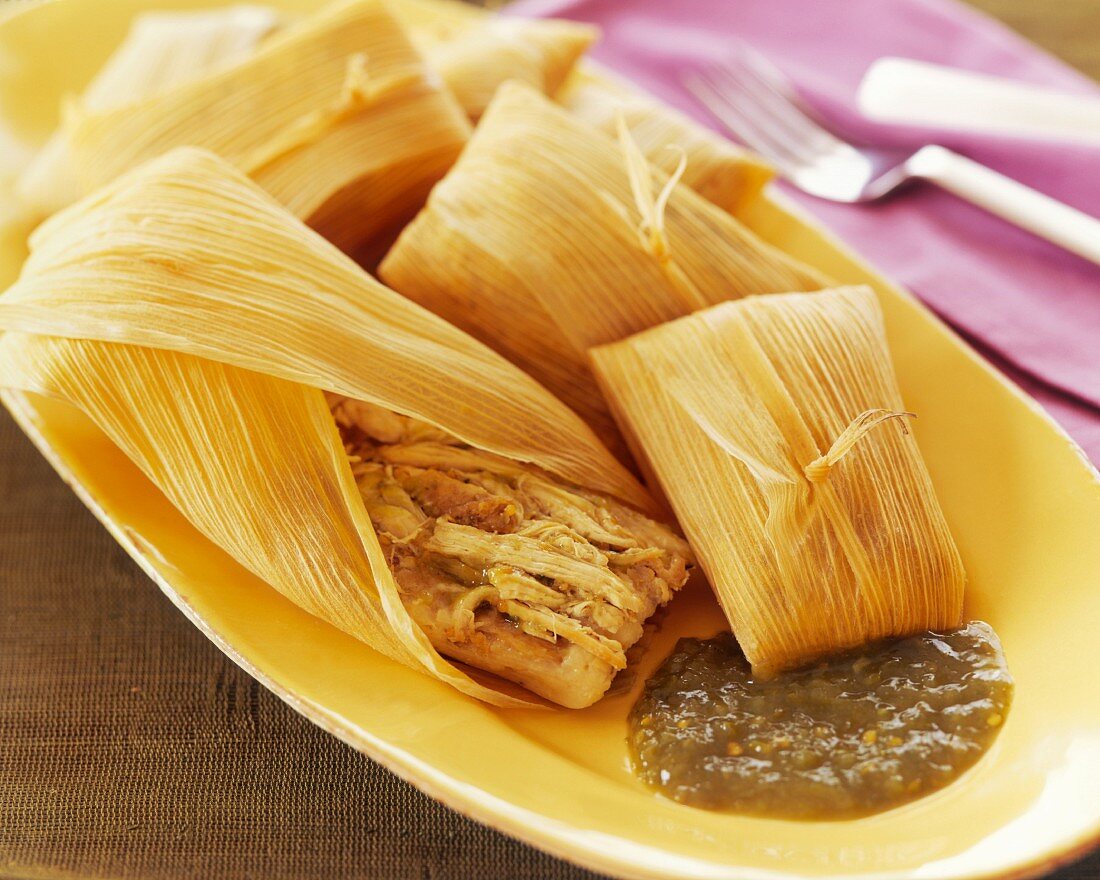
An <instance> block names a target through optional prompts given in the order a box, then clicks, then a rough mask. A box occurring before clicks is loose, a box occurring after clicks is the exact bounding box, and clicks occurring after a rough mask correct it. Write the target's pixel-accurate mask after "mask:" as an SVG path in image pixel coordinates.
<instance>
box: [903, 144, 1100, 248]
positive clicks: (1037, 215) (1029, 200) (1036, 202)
mask: <svg viewBox="0 0 1100 880" xmlns="http://www.w3.org/2000/svg"><path fill="white" fill-rule="evenodd" d="M906 166H907V168H908V171H909V172H910V174H912V175H913V176H914V177H920V178H922V179H924V180H928V181H930V182H932V183H935V184H937V185H938V186H941V187H943V188H944V189H945V190H947V191H948V192H951V193H954V194H955V195H957V196H959V197H960V198H963V199H966V200H967V201H968V202H972V203H973V204H975V205H977V206H978V207H980V208H984V209H985V210H987V211H989V212H990V213H991V214H996V215H997V216H998V217H1001V218H1003V219H1005V220H1008V221H1009V222H1010V223H1015V224H1016V225H1017V226H1019V227H1021V228H1023V229H1026V230H1027V231H1028V232H1032V233H1034V234H1035V235H1038V236H1040V237H1041V238H1045V239H1047V240H1048V241H1052V242H1054V243H1055V244H1057V245H1060V246H1061V247H1063V248H1065V249H1066V250H1067V251H1071V252H1073V253H1075V254H1078V255H1079V256H1082V257H1084V258H1085V259H1086V260H1092V262H1094V263H1098V264H1100V220H1097V219H1096V218H1095V217H1090V216H1089V215H1088V214H1084V213H1082V212H1081V211H1078V210H1077V209H1076V208H1071V207H1070V206H1069V205H1065V204H1063V203H1062V202H1059V201H1057V200H1056V199H1052V198H1051V197H1050V196H1045V195H1043V194H1042V193H1041V192H1037V191H1036V190H1033V189H1032V188H1031V187H1028V186H1024V185H1023V184H1022V183H1018V182H1017V181H1015V180H1013V179H1012V178H1010V177H1005V176H1004V175H1003V174H999V173H997V172H996V171H993V170H992V169H990V168H986V167H985V166H984V165H981V164H979V163H977V162H975V161H973V160H972V159H967V158H966V157H965V156H960V155H959V154H958V153H953V152H952V151H951V150H948V149H947V148H946V147H938V146H929V147H924V148H923V149H921V150H919V151H917V152H916V153H915V154H914V155H913V156H912V157H911V158H910V159H909V161H908V162H907V163H906Z"/></svg>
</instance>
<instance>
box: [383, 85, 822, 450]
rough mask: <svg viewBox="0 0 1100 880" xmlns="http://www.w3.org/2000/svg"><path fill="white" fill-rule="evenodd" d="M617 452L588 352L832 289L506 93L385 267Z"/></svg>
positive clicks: (600, 144)
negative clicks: (758, 303) (733, 307)
mask: <svg viewBox="0 0 1100 880" xmlns="http://www.w3.org/2000/svg"><path fill="white" fill-rule="evenodd" d="M380 272H381V276H382V278H383V280H385V282H386V283H387V284H389V285H390V286H391V287H393V288H394V289H395V290H397V291H399V292H401V293H403V294H405V295H406V296H408V297H410V298H412V299H413V300H415V301H417V302H419V303H421V304H422V305H424V306H426V307H427V308H429V309H431V310H432V311H434V312H436V313H438V314H440V315H443V316H444V317H445V318H447V319H448V320H449V321H451V322H453V323H455V324H457V325H459V326H460V327H462V328H463V329H465V330H467V331H468V332H469V333H471V334H472V335H474V336H476V337H477V338H479V339H481V340H482V341H484V342H485V343H487V344H488V345H490V346H491V347H493V348H495V349H496V350H497V351H499V352H501V353H502V354H503V355H505V356H506V357H507V358H509V359H510V360H512V361H513V362H515V363H516V364H518V365H520V366H521V367H523V369H524V370H526V371H527V372H529V373H531V375H533V376H534V377H535V378H536V379H538V380H539V381H541V382H542V383H543V384H544V385H546V387H547V388H549V389H550V390H551V391H552V392H554V393H555V394H556V395H557V396H559V397H561V398H562V399H563V400H564V401H565V402H566V403H567V404H569V406H571V407H572V408H573V409H574V410H575V411H576V412H578V413H579V414H580V415H581V416H582V417H583V418H585V419H586V420H587V421H588V422H589V424H591V425H592V426H593V427H594V428H595V429H596V431H597V433H599V434H600V436H601V437H603V438H604V439H605V441H607V442H608V443H612V444H613V443H615V442H616V441H615V438H616V437H617V433H616V431H615V428H614V424H613V422H612V420H611V417H610V415H609V414H608V412H607V409H606V405H605V404H604V402H603V399H602V397H601V396H600V393H599V391H598V389H597V388H596V385H595V381H594V380H593V379H592V376H591V374H590V372H589V370H588V367H587V354H586V353H587V350H588V349H589V348H590V347H592V346H594V345H599V344H602V343H605V342H612V341H615V340H617V339H621V338H623V337H624V336H628V335H630V334H631V333H634V332H637V331H639V330H643V329H645V328H646V327H650V326H652V325H654V324H659V323H661V322H663V321H668V320H671V319H673V318H677V317H679V316H681V315H685V314H689V313H690V312H693V311H695V310H697V309H700V308H704V307H706V306H708V305H712V304H714V303H717V302H721V301H723V300H726V299H732V298H735V297H739V296H744V295H746V294H752V293H768V292H773V291H784V290H813V289H817V288H820V287H822V286H825V285H826V284H827V282H826V281H825V280H824V279H823V278H822V277H821V276H820V275H819V274H818V273H817V272H815V271H814V270H812V269H810V268H809V267H807V266H804V265H802V264H800V263H799V262H798V261H796V260H793V259H791V258H790V257H787V256H786V255H784V254H783V253H781V252H780V251H778V250H776V249H775V248H773V247H771V246H769V245H768V244H766V243H764V242H763V241H761V240H760V239H759V238H757V237H756V236H755V235H753V234H752V233H751V232H749V231H748V230H747V229H745V228H744V227H743V226H741V225H740V224H739V223H738V222H737V221H736V220H735V219H734V218H732V217H731V216H730V215H729V214H727V213H726V212H724V211H722V210H720V209H719V208H717V207H716V206H715V205H713V204H712V203H710V202H708V201H706V200H705V199H703V198H702V197H701V196H699V195H697V194H696V193H694V192H693V191H692V190H690V189H689V188H688V187H685V186H682V185H678V184H677V183H676V178H675V176H674V177H671V178H670V177H668V175H665V174H663V173H662V172H660V171H658V170H657V169H654V168H652V167H651V166H650V165H649V164H648V163H647V162H646V161H645V158H644V157H643V156H641V154H640V152H639V151H638V149H637V146H636V145H635V144H634V142H633V140H632V139H631V138H630V136H629V133H628V132H622V133H621V137H620V142H619V143H616V141H615V140H613V139H612V138H609V137H607V136H606V135H604V134H603V133H601V132H599V131H596V130H595V129H593V128H592V127H591V126H589V125H587V124H586V123H585V122H583V121H581V120H579V119H577V118H575V117H573V116H571V115H570V114H569V113H568V112H567V111H566V110H564V109H563V108H561V107H559V106H557V105H556V104H554V103H552V102H551V101H550V100H548V99H547V98H545V97H543V96H542V95H540V94H539V93H537V92H536V91H534V90H533V89H531V88H529V87H526V86H523V85H521V84H518V83H506V84H505V85H504V86H502V87H501V88H500V90H499V91H498V92H497V96H496V98H495V99H494V100H493V102H492V104H491V105H490V107H489V109H488V111H487V112H486V113H485V115H484V116H483V117H482V120H481V122H480V123H479V125H478V127H477V130H476V131H475V133H474V136H473V137H472V139H471V140H470V143H469V146H468V148H467V149H466V150H465V151H464V152H463V154H462V156H461V157H460V159H459V161H458V162H457V163H456V164H455V166H454V168H452V169H451V171H450V172H449V173H448V174H447V176H446V177H445V178H444V179H443V180H442V181H441V182H440V183H439V184H438V185H437V186H436V188H435V189H434V190H433V191H432V195H431V197H430V198H429V200H428V204H427V206H426V207H425V208H424V210H423V211H421V212H420V214H418V215H417V217H416V219H415V220H414V221H413V222H412V223H411V224H409V226H408V227H406V228H405V230H404V231H403V232H402V234H401V236H400V238H399V239H398V241H397V244H396V245H395V246H394V247H393V249H392V250H391V251H390V253H389V254H388V255H387V256H386V258H385V260H384V261H383V263H382V265H381V268H380Z"/></svg>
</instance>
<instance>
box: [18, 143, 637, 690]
mask: <svg viewBox="0 0 1100 880" xmlns="http://www.w3.org/2000/svg"><path fill="white" fill-rule="evenodd" d="M31 246H32V253H31V256H30V257H29V259H28V260H27V263H26V264H25V266H24V269H23V273H22V275H21V277H20V279H19V281H18V282H17V283H16V284H15V285H14V286H13V287H11V288H10V289H9V290H8V291H7V292H6V293H5V294H4V295H3V296H2V297H0V329H2V330H4V331H6V332H5V333H4V335H3V337H0V383H2V384H3V385H5V386H8V387H16V388H21V389H25V390H30V391H34V392H38V393H46V394H54V395H58V396H61V397H63V398H65V399H67V400H70V401H72V402H73V403H74V404H76V405H77V406H79V407H80V408H81V409H83V410H84V411H85V412H86V413H87V414H88V415H89V416H90V417H91V418H92V419H93V420H94V421H95V422H96V423H97V424H98V425H99V426H100V427H101V428H102V429H103V430H104V431H105V432H106V433H107V434H108V435H109V436H110V437H111V438H112V439H113V440H114V442H115V443H116V444H117V445H118V446H120V447H121V448H122V449H123V450H125V451H126V453H127V454H128V455H129V456H130V457H131V458H133V460H134V461H135V462H137V463H138V464H139V465H140V466H141V467H142V469H143V470H144V471H145V473H146V474H147V475H148V476H149V478H150V479H151V480H152V481H153V482H154V483H155V484H156V485H157V486H158V487H159V488H160V489H161V490H163V491H164V492H165V493H166V495H167V496H168V497H169V498H170V499H171V500H172V501H173V503H175V504H176V505H177V506H178V507H179V508H180V510H181V511H182V512H183V513H184V514H185V515H186V516H187V517H188V518H189V519H190V520H191V521H192V522H193V523H194V524H195V525H196V526H197V527H198V528H199V529H200V530H201V531H202V532H203V533H204V534H205V535H207V537H209V538H210V539H211V540H212V541H214V542H215V543H216V544H218V545H219V546H221V547H223V548H224V549H225V550H227V551H228V552H229V553H230V554H232V556H233V557H234V558H235V559H236V560H237V561H238V562H240V563H241V564H242V565H244V566H246V567H247V568H248V569H250V570H251V571H253V572H254V573H256V574H257V575H258V576H259V577H261V578H263V579H264V580H265V581H267V582H268V583H270V584H271V585H272V586H273V587H275V588H276V589H278V590H279V591H280V592H282V593H283V594H285V595H286V596H288V597H289V598H290V599H291V600H293V601H294V602H296V603H298V604H299V605H301V606H302V607H304V608H306V609H308V610H309V611H311V612H312V613H314V614H317V615H318V616H320V617H322V618H323V619H325V620H327V621H328V622H330V623H332V624H333V625H335V626H337V627H339V628H341V629H343V630H345V631H346V632H349V633H351V634H352V635H354V636H355V637H357V638H360V639H362V640H363V641H365V642H366V643H368V644H369V645H371V646H373V647H374V648H376V649H378V650H380V651H383V652H384V653H386V654H387V655H389V656H390V657H393V658H395V659H397V660H399V661H401V662H404V663H408V664H411V665H414V666H418V667H420V668H423V669H425V670H427V671H428V672H430V673H431V674H433V675H435V676H437V677H438V678H440V679H442V680H444V681H446V682H448V683H449V684H451V685H453V686H455V687H457V688H459V689H461V690H463V691H464V692H466V693H469V694H473V695H475V696H478V697H480V698H482V699H487V700H490V701H492V702H496V703H501V704H512V703H514V702H515V700H514V699H512V698H509V697H505V696H503V695H502V694H501V693H499V692H497V691H496V690H494V689H492V688H489V687H486V686H484V685H480V684H477V683H475V682H473V681H472V680H470V679H469V678H468V677H467V676H466V675H465V674H463V673H461V672H459V671H457V670H456V669H455V668H454V667H452V666H451V665H450V664H449V663H447V662H446V661H444V660H443V659H441V657H440V656H439V655H438V654H437V653H436V652H435V650H434V649H433V648H432V646H431V644H430V643H429V641H428V640H427V638H426V637H425V636H424V634H423V632H422V631H421V630H420V629H419V628H418V627H416V626H415V625H414V624H413V623H412V621H411V620H410V618H409V615H408V614H407V612H406V611H405V609H404V608H403V607H402V604H401V602H400V601H399V599H398V594H397V588H396V585H395V582H394V579H393V577H392V575H391V574H390V571H389V569H388V568H387V566H386V561H385V559H384V558H382V553H381V550H380V547H379V543H378V539H377V537H376V536H375V532H374V530H373V528H372V526H371V521H370V518H369V516H368V514H367V512H366V510H365V508H364V503H363V499H362V497H361V496H360V494H359V492H358V490H357V488H356V486H355V483H354V480H353V477H352V472H351V469H350V467H349V465H348V462H347V459H346V458H345V451H344V448H343V444H342V443H341V440H340V437H339V435H338V433H337V430H336V427H335V423H334V422H333V418H332V416H331V415H330V414H329V411H328V405H327V403H326V401H325V397H324V394H323V393H322V390H323V391H325V392H331V393H334V394H338V395H342V396H344V397H347V398H352V399H354V400H359V401H366V402H368V403H370V404H374V405H377V406H378V407H381V408H383V409H385V410H388V411H391V412H394V413H398V414H401V415H404V416H409V417H411V418H413V419H416V420H418V421H419V422H423V423H425V424H427V425H429V426H435V427H436V428H438V429H440V430H442V431H445V432H447V434H449V435H453V436H455V437H457V438H460V439H461V440H462V441H463V442H465V443H468V444H469V445H470V446H472V447H475V448H476V449H478V450H482V451H484V452H486V453H491V454H495V455H497V456H500V457H502V458H504V459H509V460H512V461H515V462H530V463H533V464H534V465H537V466H538V467H539V468H541V469H543V470H544V471H545V472H547V473H549V474H552V475H556V476H557V477H559V478H561V479H563V480H565V481H568V482H569V483H570V484H572V485H576V486H581V487H584V489H585V490H586V491H591V492H595V493H599V494H601V495H605V496H610V497H614V498H617V499H619V500H620V501H623V502H625V503H627V504H630V505H633V506H634V507H635V508H646V507H648V506H649V505H650V504H651V502H650V500H649V498H648V496H647V495H646V493H645V492H644V490H643V489H642V488H641V487H640V486H639V485H638V483H637V482H636V481H635V480H634V478H633V477H632V476H631V475H630V474H629V473H628V472H627V471H626V470H625V469H624V468H623V467H622V466H621V465H620V464H618V463H617V462H616V461H615V460H614V458H613V457H612V456H611V455H610V454H609V453H608V452H607V450H606V449H605V448H604V447H602V446H601V445H600V443H599V442H598V440H597V439H596V438H595V436H594V435H593V433H592V432H591V431H590V430H589V429H588V428H587V427H586V426H585V425H584V423H583V422H582V421H581V420H580V419H579V418H577V417H576V416H575V415H574V414H573V413H571V412H570V411H569V410H568V409H567V408H566V407H565V406H564V405H563V404H561V403H560V402H559V401H557V400H556V399H555V398H554V397H553V396H552V395H551V394H549V393H548V392H547V391H546V390H545V389H543V388H542V387H541V386H539V385H538V384H537V383H535V382H534V381H533V380H532V379H530V378H529V377H527V376H526V375H524V374H523V373H522V372H520V371H519V370H518V369H516V368H515V367H514V366H513V365H511V364H509V363H508V362H507V361H505V360H504V359H503V358H501V357H499V356H498V355H496V354H494V353H493V352H492V351H490V350H489V349H488V348H486V347H484V346H482V345H480V344H479V343H477V342H475V341H474V340H473V339H471V338H470V337H468V336H466V335H465V334H464V333H462V332H461V331H459V330H457V329H456V328H454V327H452V326H450V325H448V324H447V323H445V322H444V321H443V320H441V319H439V318H438V317H436V316H434V315H432V314H430V313H428V312H426V311H424V310H423V309H421V308H420V307H419V306H416V305H415V304H413V303H412V302H410V301H409V300H407V299H405V298H403V297H401V296H399V295H398V294H396V293H393V292H392V291H390V290H387V289H386V288H385V287H383V286H382V285H380V284H379V283H377V282H375V281H374V280H373V279H371V278H370V277H369V276H367V275H366V274H365V273H363V272H362V271H361V270H360V269H359V268H358V267H357V266H356V265H355V264H354V263H353V262H352V261H351V260H350V259H348V258H346V257H344V256H343V255H342V254H341V253H340V252H339V251H338V250H336V249H335V248H334V247H333V246H332V245H330V244H329V243H328V242H326V241H325V240H323V239H322V238H320V237H319V236H317V235H315V234H314V233H312V232H310V231H309V230H308V229H307V228H306V227H304V226H303V225H301V224H300V223H298V222H297V221H295V220H294V219H293V218H292V217H291V216H290V215H289V214H288V213H286V212H285V211H284V210H283V209H282V208H281V207H280V206H279V205H278V204H277V203H276V202H274V201H273V200H272V199H271V198H270V197H269V196H268V195H267V194H266V193H264V192H263V191H262V190H261V189H260V188H259V187H257V186H256V185H254V184H253V183H251V182H250V181H249V180H248V179H247V178H245V177H244V176H243V175H241V174H240V173H239V172H237V171H236V170H234V169H233V168H232V167H231V166H229V165H228V164H227V163H225V162H224V161H223V160H221V159H219V158H217V157H215V156H214V155H213V154H210V153H208V152H204V151H198V150H194V149H180V150H176V151H173V152H171V153H169V154H167V155H166V156H164V157H162V158H160V159H158V160H155V161H154V162H152V163H149V164H147V165H146V166H143V167H141V168H139V169H137V170H135V171H133V172H131V173H129V174H126V175H123V176H122V177H120V178H119V179H117V180H116V181H115V182H114V183H112V184H111V185H109V186H108V187H106V188H105V189H103V190H101V191H100V192H98V193H96V194H95V195H93V196H91V197H89V198H87V199H85V200H83V201H82V202H80V203H78V204H77V205H75V206H73V207H71V208H69V209H67V210H65V211H63V212H61V213H59V214H57V215H55V216H54V217H52V218H51V219H50V220H48V221H47V222H46V223H44V224H43V225H42V226H40V227H39V228H38V230H36V232H35V234H34V235H33V237H32V241H31Z"/></svg>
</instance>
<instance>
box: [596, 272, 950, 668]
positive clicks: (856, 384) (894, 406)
mask: <svg viewBox="0 0 1100 880" xmlns="http://www.w3.org/2000/svg"><path fill="white" fill-rule="evenodd" d="M592 359H593V365H594V368H595V371H596V374H597V376H598V377H599V379H600V382H601V384H602V386H603V388H604V390H605V391H606V393H607V395H608V398H609V400H610V401H611V403H612V407H613V410H614V412H615V414H616V416H617V418H619V420H620V423H621V424H622V426H623V430H624V432H625V433H626V435H627V436H628V439H629V440H630V442H631V446H632V448H634V449H635V451H636V453H637V454H638V455H639V456H640V457H642V458H643V459H644V461H645V463H646V467H647V469H648V470H649V471H650V472H651V473H652V474H654V475H655V476H656V479H657V481H658V482H659V484H660V486H661V488H662V489H663V490H664V492H665V494H666V495H667V497H668V499H669V501H670V502H671V505H672V507H673V509H674V510H675V512H676V514H677V516H678V518H679V521H680V524H681V525H682V526H683V528H684V531H685V533H686V535H687V536H688V539H689V540H690V542H691V544H692V547H693V549H694V550H695V552H696V554H697V555H698V558H699V564H700V566H701V567H702V568H703V570H704V571H705V572H706V573H707V575H708V577H709V578H710V582H711V584H712V585H713V587H714V590H715V593H716V594H717V596H718V599H719V601H720V602H721V604H722V607H723V609H724V610H725V613H726V615H727V617H728V618H729V621H730V625H731V626H732V628H733V632H734V634H735V635H736V637H737V640H738V642H739V643H740V645H741V648H742V649H743V650H744V652H745V655H746V657H747V658H748V659H749V661H750V662H751V663H752V666H753V670H754V671H755V672H757V673H759V674H762V675H768V674H771V673H773V672H775V671H777V670H783V669H786V668H790V667H795V666H798V665H801V664H803V663H806V662H808V661H811V660H813V659H815V658H817V657H820V656H822V655H824V654H827V653H831V652H834V651H840V650H844V649H846V648H853V647H855V646H858V645H861V644H863V643H865V642H870V641H873V640H876V639H884V638H887V637H892V636H905V635H910V634H913V633H917V632H920V631H923V630H929V629H932V630H940V629H945V628H950V627H953V626H956V625H957V624H958V623H959V620H960V616H961V614H962V599H963V587H964V583H965V575H964V572H963V567H962V563H961V560H960V558H959V553H958V551H957V549H956V547H955V543H954V540H953V539H952V537H951V533H950V531H949V530H948V527H947V524H946V522H945V520H944V516H943V513H942V512H941V510H940V507H939V503H938V502H937V500H936V496H935V493H934V491H933V488H932V483H931V480H930V478H929V476H928V472H927V470H926V469H925V466H924V462H923V460H922V458H921V454H920V450H919V449H918V448H917V445H916V442H915V441H914V438H913V436H912V435H911V434H910V433H908V431H907V429H906V420H907V419H908V418H910V417H911V416H912V414H911V413H906V412H905V411H904V406H903V403H902V400H901V394H900V392H899V390H898V384H897V380H896V379H895V376H894V370H893V365H892V363H891V360H890V353H889V350H888V348H887V344H886V336H885V330H884V327H883V319H882V314H881V312H880V310H879V306H878V301H877V299H876V298H875V294H874V292H873V291H871V290H870V289H869V288H862V287H861V288H845V289H838V290H830V291H824V292H819V293H813V294H780V295H775V296H765V297H750V298H748V299H743V300H740V301H736V302H729V303H724V304H722V305H719V306H715V307H713V308H711V309H707V310H705V311H701V312H698V313H696V314H694V315H691V316H689V317H685V318H681V319H680V320H678V321H674V322H672V323H669V324H665V325H663V326H661V327H656V328H653V329H651V330H648V331H646V332H644V333H640V334H638V335H636V336H633V337H631V338H629V339H626V340H623V341H620V342H618V343H614V344H611V345H606V346H602V347H600V348H597V349H595V350H594V351H593V352H592Z"/></svg>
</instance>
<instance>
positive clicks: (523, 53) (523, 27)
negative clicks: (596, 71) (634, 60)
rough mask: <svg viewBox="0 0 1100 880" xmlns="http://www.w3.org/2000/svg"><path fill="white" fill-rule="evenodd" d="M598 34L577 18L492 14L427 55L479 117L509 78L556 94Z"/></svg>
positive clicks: (460, 100)
mask: <svg viewBox="0 0 1100 880" xmlns="http://www.w3.org/2000/svg"><path fill="white" fill-rule="evenodd" d="M597 33H598V32H597V30H596V29H595V28H593V27H590V26H589V25H584V24H579V23H577V22H572V21H558V20H554V19H541V20H533V19H521V18H497V17H492V18H488V19H486V21H485V22H484V23H483V24H480V25H478V26H476V27H470V28H468V29H466V30H465V31H463V32H462V33H461V34H459V35H458V36H456V37H454V38H452V39H450V40H447V41H444V42H438V43H437V44H436V45H435V46H434V47H432V48H429V49H428V50H427V52H426V55H427V58H428V61H429V63H431V64H432V65H433V66H434V67H435V68H436V70H438V71H439V74H440V75H441V76H442V77H443V81H444V82H445V83H446V84H447V86H448V88H450V90H451V91H452V92H453V93H454V95H455V97H456V98H458V103H459V104H461V105H462V109H463V110H465V111H466V113H467V115H468V116H469V117H470V118H471V119H473V120H477V119H480V118H481V115H482V114H483V113H484V112H485V108H486V107H488V106H489V102H490V101H491V100H492V98H493V95H495V94H496V90H497V89H498V88H499V87H500V85H501V84H502V83H504V82H505V81H507V80H517V81H519V82H523V83H526V84H527V85H529V86H531V87H532V88H535V89H538V90H539V91H540V92H542V93H543V94H546V95H553V94H554V93H555V92H556V91H557V90H558V89H559V88H561V86H562V84H563V83H564V82H565V80H566V78H567V77H568V76H569V74H570V72H571V71H572V70H573V66H574V65H575V64H576V63H577V61H578V59H580V57H581V56H582V55H583V54H584V53H585V52H586V51H587V50H588V47H589V46H590V45H592V43H593V42H594V41H595V39H596V36H597Z"/></svg>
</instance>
